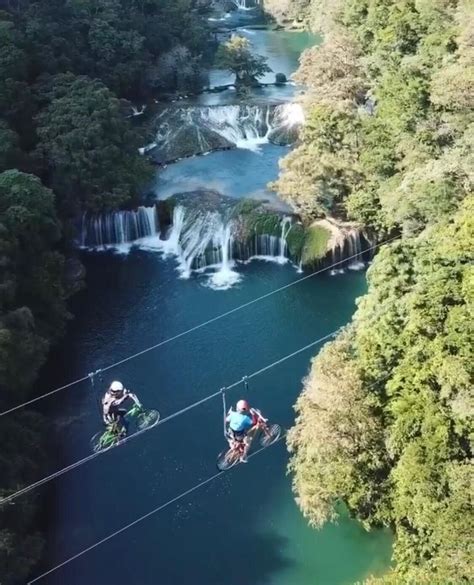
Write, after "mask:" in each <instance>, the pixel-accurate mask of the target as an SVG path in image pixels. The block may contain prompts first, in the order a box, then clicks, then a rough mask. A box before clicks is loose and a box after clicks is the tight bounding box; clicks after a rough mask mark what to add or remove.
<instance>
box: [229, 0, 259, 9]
mask: <svg viewBox="0 0 474 585" xmlns="http://www.w3.org/2000/svg"><path fill="white" fill-rule="evenodd" d="M232 3H233V4H234V5H235V6H236V7H237V9H238V10H254V9H255V8H256V2H249V1H248V0H232Z"/></svg>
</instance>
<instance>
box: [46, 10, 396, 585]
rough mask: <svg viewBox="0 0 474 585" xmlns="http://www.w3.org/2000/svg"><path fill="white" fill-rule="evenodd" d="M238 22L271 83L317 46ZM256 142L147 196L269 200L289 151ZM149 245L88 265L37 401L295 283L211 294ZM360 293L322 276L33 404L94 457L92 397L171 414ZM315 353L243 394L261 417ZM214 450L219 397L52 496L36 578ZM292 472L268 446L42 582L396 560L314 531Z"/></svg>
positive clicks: (199, 579)
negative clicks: (135, 398)
mask: <svg viewBox="0 0 474 585" xmlns="http://www.w3.org/2000/svg"><path fill="white" fill-rule="evenodd" d="M216 18H217V17H216ZM220 18H223V19H225V16H221V17H220ZM232 19H234V20H233V22H234V26H237V25H239V24H240V26H242V27H243V28H242V29H240V30H241V32H242V34H244V35H246V36H247V37H248V38H249V39H250V40H251V41H252V43H254V46H255V50H256V51H257V52H258V53H260V54H263V55H266V56H267V57H268V58H269V63H270V66H271V67H272V68H273V70H274V72H275V73H276V72H283V73H285V74H287V75H290V74H291V72H292V71H294V70H295V68H296V66H297V59H298V56H299V54H300V52H301V50H302V49H303V48H304V47H305V46H307V45H308V44H311V43H313V42H315V39H314V38H311V37H310V36H309V35H307V34H305V33H296V32H294V33H290V32H284V31H279V32H276V31H269V30H254V29H252V28H249V26H250V27H251V25H252V23H253V22H254V20H253V17H252V14H251V11H242V13H241V14H240V15H239V16H237V17H236V16H233V17H232ZM235 19H237V21H236V20H235ZM227 20H229V19H227ZM225 75H226V74H225V73H223V72H219V71H212V72H211V75H210V83H211V85H220V84H223V83H228V82H229V80H228V79H226V77H225ZM268 81H270V79H269V80H268ZM297 92H298V89H297V88H295V87H294V86H292V85H287V86H283V87H281V88H277V87H273V86H271V87H266V88H264V89H261V90H256V92H255V95H254V96H253V97H254V98H255V99H257V100H258V101H260V102H261V103H263V104H265V103H270V102H272V103H273V102H274V101H275V100H276V99H278V100H280V101H288V100H289V99H293V98H294V97H295V95H296V94H297ZM233 103H236V98H235V92H233V91H232V90H228V91H225V92H222V93H210V94H203V95H201V96H199V97H197V98H195V99H193V100H186V101H185V103H183V105H185V106H189V107H196V106H209V105H229V104H233ZM251 146H252V147H251V148H250V147H249V145H248V144H247V145H244V146H243V147H240V148H234V149H231V150H225V151H219V152H212V153H210V154H208V155H207V156H200V157H195V158H185V159H183V160H181V161H178V162H176V163H174V164H170V165H168V166H167V167H166V168H164V169H163V170H161V171H159V172H158V173H157V177H156V184H155V187H154V189H155V191H156V195H157V197H158V198H166V197H168V196H170V195H173V194H174V193H177V192H183V191H194V190H195V189H199V188H208V189H209V188H212V189H215V190H217V191H219V192H221V193H222V194H224V195H227V196H229V197H233V198H235V199H241V198H242V197H248V196H249V195H250V196H252V197H256V198H264V197H269V196H270V194H269V193H268V191H267V189H266V184H267V182H268V181H269V180H272V179H275V178H276V176H277V174H278V159H279V158H280V157H281V156H283V155H284V154H285V152H287V150H288V147H285V146H278V145H275V144H269V143H265V142H264V141H262V143H261V144H254V145H251ZM157 239H158V237H157V236H156V235H154V238H152V240H153V241H154V242H155V245H154V246H153V245H150V241H148V242H145V244H144V243H143V242H139V245H137V246H134V245H131V244H130V243H127V245H126V246H122V247H121V248H120V247H119V248H120V249H121V251H122V254H118V253H116V252H114V251H113V250H108V251H106V252H104V251H99V250H97V249H96V250H95V251H92V252H91V251H88V252H84V255H83V261H84V263H85V265H86V267H87V289H85V290H84V291H82V292H81V293H80V294H78V295H77V296H76V297H75V299H74V301H73V307H72V312H73V313H74V314H75V316H76V318H75V320H74V321H73V322H72V323H71V325H70V327H69V330H68V333H67V336H66V338H65V340H64V342H63V344H62V346H61V347H60V348H58V349H57V350H56V351H55V352H54V353H53V354H52V356H51V359H50V363H49V365H48V368H47V370H48V373H47V374H46V375H45V376H44V378H43V380H42V381H41V384H42V385H44V390H46V389H47V387H48V386H50V385H53V384H60V383H64V382H67V381H69V380H71V379H74V378H77V377H79V376H82V375H84V373H85V372H90V371H94V370H96V369H98V368H101V367H104V366H106V365H108V364H110V363H112V362H115V361H117V360H119V359H121V358H123V357H125V356H127V355H129V354H132V353H135V352H138V351H140V350H141V349H143V348H145V347H147V346H149V345H152V344H155V343H157V342H158V341H160V340H162V339H165V338H167V337H170V336H173V335H175V334H177V333H179V332H181V331H184V330H186V329H188V328H191V327H193V326H195V325H197V324H198V323H201V322H203V321H206V320H207V319H210V318H212V317H214V316H216V315H218V314H219V313H221V312H225V311H228V310H229V309H231V308H233V307H236V306H237V305H240V304H242V303H245V302H247V301H249V300H251V299H253V298H255V297H257V296H259V295H263V294H265V293H267V292H269V291H271V290H272V289H275V288H278V287H280V286H283V285H285V284H289V283H291V282H293V281H295V280H296V279H297V278H299V277H300V276H301V275H300V274H298V272H297V270H296V267H295V266H293V265H292V264H291V263H290V262H284V261H281V258H280V259H279V258H278V257H272V256H271V255H269V256H268V257H267V258H266V261H261V260H260V261H258V260H255V261H252V262H250V263H246V264H238V265H237V264H236V265H233V266H231V267H230V268H231V270H232V272H235V273H237V274H238V278H237V279H234V280H232V281H231V282H230V283H229V286H214V287H213V286H211V284H212V281H211V279H210V275H209V273H208V272H207V271H199V272H196V271H194V272H191V273H189V274H184V273H183V271H182V270H180V262H181V260H182V259H181V260H180V258H179V257H178V255H177V254H176V253H168V254H165V253H164V252H166V250H163V248H162V247H161V248H160V245H161V244H160V245H158V244H157V243H156V240H157ZM125 252H126V253H125ZM275 254H277V252H275ZM221 268H222V267H221ZM219 270H220V268H219V267H218V268H214V269H213V271H211V272H212V274H215V272H219ZM183 276H187V278H183ZM216 289H217V290H216ZM365 290H366V284H365V277H364V273H363V272H360V271H359V272H358V271H353V270H347V271H346V272H345V273H344V274H338V275H332V276H331V275H330V274H329V273H328V272H325V273H323V274H321V275H318V276H316V277H314V278H311V279H308V280H306V281H304V282H301V283H298V284H296V285H295V286H293V287H291V288H287V289H286V290H284V291H282V292H280V293H278V294H275V295H273V296H271V297H268V298H266V299H265V300H262V301H260V302H258V303H255V304H253V305H251V306H249V307H247V308H245V309H243V310H241V311H239V312H236V313H234V314H232V315H230V316H228V317H226V318H224V319H222V320H219V321H216V322H214V323H212V324H210V325H208V326H206V327H204V328H202V329H199V330H198V331H195V332H193V333H191V334H189V335H186V336H184V337H182V338H180V339H178V340H176V341H173V342H171V343H169V344H167V345H165V346H163V347H161V348H159V349H157V350H156V351H153V352H150V353H147V354H145V355H143V356H141V357H139V358H137V359H134V360H132V361H129V362H127V363H125V364H122V365H120V366H118V367H117V368H115V369H114V370H112V371H110V372H107V373H106V374H104V376H103V379H102V380H101V379H100V378H99V377H97V378H96V388H95V390H94V388H92V386H91V385H90V384H89V383H88V382H85V383H82V384H80V385H77V386H76V387H73V388H71V389H70V390H67V391H66V392H64V393H62V394H60V395H58V396H57V397H55V398H54V399H48V400H46V401H45V404H44V405H43V408H44V411H45V412H46V413H47V414H48V415H49V416H50V418H51V420H52V421H53V423H52V427H54V435H52V441H53V442H54V446H55V448H56V450H57V454H58V464H59V465H61V466H63V465H67V464H68V463H71V462H73V461H75V460H77V459H78V458H80V457H83V456H86V455H87V454H88V453H89V452H90V446H89V439H90V438H91V436H92V435H94V433H96V432H97V431H98V430H99V429H100V426H101V420H100V416H99V409H98V404H97V399H98V395H99V392H102V391H103V390H104V389H105V387H106V385H107V384H108V383H109V382H110V381H111V380H112V379H120V380H122V381H123V382H124V383H125V385H126V386H127V387H129V388H131V389H133V390H134V391H135V392H136V393H137V394H138V395H139V397H140V398H141V400H142V402H143V403H144V404H145V405H146V406H148V407H151V408H157V409H158V410H159V411H160V412H161V414H162V416H167V415H169V414H171V413H173V412H175V411H176V410H178V409H180V408H183V407H185V406H186V405H188V404H189V403H191V402H193V401H196V400H199V399H200V398H202V397H204V396H206V395H208V394H210V393H213V392H216V391H217V390H218V389H219V388H221V387H223V386H226V385H230V384H232V383H233V382H235V381H236V380H239V379H240V378H241V377H242V376H244V375H247V374H250V373H252V372H253V371H256V370H258V369H260V368H262V367H263V366H265V365H267V364H269V363H271V362H273V361H274V360H277V359H279V358H281V357H282V356H284V355H286V354H289V353H291V352H293V351H295V350H296V349H298V348H300V347H301V346H303V345H305V344H308V343H310V342H311V341H313V340H315V339H317V338H319V337H322V336H324V335H326V334H328V333H330V332H332V331H334V330H335V329H336V328H338V327H340V326H341V325H343V324H345V323H347V322H348V321H349V319H350V317H351V315H352V313H353V312H354V309H355V301H356V299H357V297H358V296H360V295H362V294H364V292H365ZM317 349H318V348H316V349H314V348H313V349H311V350H308V351H306V352H303V353H301V354H299V355H297V356H296V357H294V358H292V359H291V360H289V361H286V362H284V363H282V364H280V365H278V366H277V367H275V368H272V369H270V370H268V371H266V372H265V373H263V374H261V375H259V376H257V377H255V378H253V379H252V380H251V383H250V388H249V392H248V396H246V397H247V398H249V400H251V402H252V404H254V405H255V406H257V407H259V408H261V409H262V410H263V412H264V413H265V414H266V415H267V416H269V417H270V418H271V420H272V421H275V422H278V423H280V424H281V425H282V426H284V427H289V426H291V424H292V421H293V420H294V411H293V408H292V406H293V404H294V402H295V400H296V398H297V396H298V394H299V393H300V391H301V380H302V378H303V377H304V376H305V374H306V373H307V371H308V368H309V365H310V359H311V357H312V355H314V353H316V351H317ZM243 396H244V389H243V388H242V387H238V388H236V389H234V390H232V391H230V392H229V393H228V400H229V401H232V402H235V401H236V400H237V399H239V398H241V397H243ZM224 447H225V442H224V438H223V434H222V404H221V401H220V398H217V399H216V400H213V401H210V402H207V403H205V404H204V405H202V406H200V407H199V408H196V409H194V410H192V411H189V412H187V413H186V414H184V415H183V416H180V417H178V418H176V419H174V420H172V421H170V422H167V423H166V424H163V425H162V426H159V427H157V428H155V429H153V430H150V431H149V432H147V433H145V434H144V435H143V436H141V437H139V438H137V439H136V440H133V441H131V442H129V443H128V444H126V445H124V446H121V447H119V448H116V449H113V450H111V451H109V452H106V453H104V454H103V455H101V456H100V457H97V458H96V459H94V460H93V461H91V462H89V463H87V464H85V465H83V466H82V467H79V468H78V469H76V470H74V471H72V472H70V473H68V474H66V475H64V476H63V477H61V478H59V479H58V480H56V481H55V482H54V483H53V484H50V485H49V486H48V488H47V492H46V493H47V494H48V495H49V497H48V499H47V503H48V504H47V508H46V509H45V517H46V518H47V521H48V531H47V551H46V552H47V554H46V556H45V561H44V566H43V568H44V570H47V569H49V568H50V567H52V566H54V565H57V564H59V563H61V562H62V561H63V560H64V559H66V558H68V557H70V556H72V555H74V554H76V553H77V552H79V551H80V550H82V549H84V548H86V547H88V546H90V545H91V544H93V543H94V542H96V541H99V540H100V539H102V538H103V537H105V536H107V535H108V534H109V533H111V532H113V531H115V530H118V529H119V528H121V527H122V526H123V525H125V524H127V523H129V522H131V521H133V520H134V519H135V518H137V517H138V516H141V515H142V514H145V513H147V512H148V511H149V510H151V509H153V508H155V507H157V506H159V505H160V504H162V503H164V502H166V501H167V500H169V499H171V498H173V497H175V496H176V495H178V494H179V493H181V492H183V491H185V490H187V489H189V488H191V487H192V486H193V485H195V484H197V483H199V482H200V481H202V480H204V479H206V478H207V477H209V476H211V475H213V474H214V473H215V472H216V468H215V461H216V456H217V454H218V453H219V452H220V451H221V450H222V449H223V448H224ZM287 462H288V454H287V452H286V448H285V445H284V443H283V442H280V443H279V444H278V445H274V446H272V447H271V448H269V449H267V450H265V451H264V452H262V453H260V454H258V455H257V456H256V457H255V458H252V459H250V461H249V463H248V464H247V465H240V466H238V467H237V468H235V469H233V470H232V471H230V472H228V473H226V474H223V475H221V476H220V477H218V478H217V479H216V480H214V481H213V482H212V483H209V484H207V485H206V486H204V487H203V488H201V489H200V490H197V491H196V492H194V493H192V494H191V495H189V496H187V497H185V498H183V499H182V500H180V501H179V502H177V503H175V504H172V505H171V506H169V507H168V508H166V509H164V510H163V511H161V512H160V513H159V514H157V515H154V516H152V517H150V518H148V519H146V520H145V521H143V522H142V523H140V524H138V525H136V526H134V527H132V528H131V529H129V530H127V531H126V532H124V533H122V534H119V535H118V536H116V537H115V538H113V539H111V540H109V541H108V542H105V543H104V544H102V545H101V546H99V547H97V548H95V549H93V550H91V551H90V552H88V553H87V554H85V555H84V556H81V557H80V558H78V559H76V560H74V561H73V562H71V563H70V564H68V565H66V566H64V567H63V568H61V569H58V570H57V571H56V572H54V573H52V574H50V575H48V576H47V577H45V578H44V579H43V580H42V581H41V583H45V584H48V585H64V584H67V585H158V584H160V585H188V584H189V585H242V583H246V584H248V585H314V584H321V585H339V584H341V585H342V584H349V583H353V582H355V581H357V580H359V579H363V578H364V577H366V576H367V575H368V574H371V573H380V572H382V571H384V570H385V569H386V568H387V567H388V565H389V562H390V554H391V536H390V534H389V533H388V532H387V531H382V530H378V531H373V532H370V533H368V532H366V531H364V530H363V529H362V528H361V526H360V525H359V524H357V523H356V522H355V521H353V520H351V519H349V518H347V517H345V516H344V515H342V517H341V519H340V521H339V523H338V524H337V525H330V526H326V527H325V528H324V529H322V530H320V531H313V530H311V529H310V528H309V527H308V526H307V524H306V521H305V520H304V519H303V517H302V515H301V514H300V512H299V510H298V508H297V506H296V504H295V502H294V498H293V495H292V492H291V478H290V477H288V476H287V475H286V466H287Z"/></svg>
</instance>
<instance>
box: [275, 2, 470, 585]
mask: <svg viewBox="0 0 474 585" xmlns="http://www.w3.org/2000/svg"><path fill="white" fill-rule="evenodd" d="M320 4H321V3H320V1H319V0H313V2H312V3H311V6H310V7H309V9H308V12H307V19H308V21H311V22H312V23H313V26H317V27H318V29H319V30H323V32H324V33H325V40H324V42H323V44H322V45H321V46H320V47H317V48H312V49H310V50H309V51H307V52H306V54H305V55H303V58H302V60H301V65H300V70H299V72H298V75H297V78H298V79H299V80H300V81H302V82H303V83H305V84H306V86H307V97H306V102H305V108H306V111H307V117H308V122H307V126H306V128H305V129H304V132H303V134H302V137H301V143H300V145H299V146H298V148H297V149H296V150H295V151H293V152H292V153H290V154H289V155H288V156H287V158H286V159H285V160H284V161H283V164H282V173H281V176H280V179H279V180H278V182H277V183H276V185H275V188H277V189H278V190H279V192H280V193H281V194H282V195H283V196H284V197H285V198H286V199H287V200H288V201H289V202H290V203H291V204H292V205H293V206H294V207H295V208H296V209H297V210H298V211H300V212H301V213H302V214H303V215H304V216H305V217H306V218H308V219H311V218H313V217H324V216H334V217H336V218H348V219H351V220H355V221H357V222H358V223H359V224H360V225H361V227H363V228H364V229H365V230H366V231H367V232H368V233H369V234H371V236H372V237H373V238H374V239H383V238H384V237H385V236H386V235H387V234H392V235H397V234H398V235H399V236H400V239H399V241H398V242H396V243H392V244H390V245H387V246H385V247H383V248H382V249H381V251H380V252H379V253H378V254H377V257H376V258H375V260H374V262H373V264H372V266H371V268H370V269H369V271H368V294H367V295H366V296H365V297H363V298H362V299H360V300H359V304H358V310H357V312H356V314H355V316H354V318H353V320H352V323H351V324H350V325H349V326H348V327H347V328H346V329H345V330H344V331H343V332H342V333H341V334H340V335H338V336H337V338H336V340H335V341H333V342H331V343H329V344H327V345H326V346H325V347H324V348H323V350H322V351H321V352H320V354H319V355H318V356H317V357H316V358H315V360H314V361H313V365H312V368H311V372H310V374H309V376H308V377H307V379H306V380H305V382H304V390H303V393H302V395H301V397H300V398H299V400H298V402H297V404H296V411H297V419H296V423H295V426H294V427H293V429H292V430H291V431H290V433H289V439H288V444H289V447H290V450H291V451H292V457H291V463H290V470H291V472H292V473H293V486H294V490H295V493H296V495H297V500H298V503H299V505H300V507H301V509H302V511H303V513H304V514H305V515H306V516H307V518H308V519H309V521H310V523H311V524H313V525H314V526H317V527H320V526H322V525H323V524H324V523H325V522H328V521H333V520H335V518H336V517H337V510H338V504H340V503H341V502H343V503H344V504H345V506H346V507H347V508H348V510H349V511H350V513H351V514H352V515H353V516H354V517H356V518H358V519H359V520H360V521H361V522H363V523H364V525H365V526H367V527H370V526H374V525H387V526H390V527H391V528H393V529H394V532H395V543H394V553H393V559H394V568H393V569H392V570H391V571H390V572H389V573H388V574H387V575H385V576H383V577H381V578H379V579H378V578H375V577H373V578H370V579H369V580H368V581H367V583H370V584H371V585H373V584H375V583H381V584H382V583H386V584H392V583H427V584H428V583H429V584H432V583H439V584H445V583H461V582H466V583H468V582H472V581H473V580H474V572H473V568H472V561H471V559H472V536H471V532H472V489H471V488H472V484H473V479H474V477H473V472H472V465H471V464H470V462H471V457H472V420H473V418H472V417H473V414H474V412H473V396H472V379H473V374H474V371H473V363H474V360H473V353H472V348H473V347H474V328H473V320H472V311H473V303H474V286H473V282H474V272H473V260H474V257H473V256H474V253H473V250H474V220H473V218H474V199H473V196H472V187H473V184H472V182H473V175H472V168H474V165H473V162H474V161H473V118H472V105H473V103H472V96H473V95H474V92H473V91H472V89H473V88H472V64H473V62H474V44H473V42H472V39H473V35H472V22H473V18H472V16H473V13H472V3H470V2H469V1H467V0H466V1H465V0H440V1H437V2H424V1H417V0H403V1H401V0H397V1H394V0H363V1H360V0H341V1H340V2H337V3H335V4H334V6H333V7H332V10H331V11H326V13H325V15H324V18H315V17H314V15H315V13H316V12H317V10H318V7H320ZM320 16H322V15H321V14H320Z"/></svg>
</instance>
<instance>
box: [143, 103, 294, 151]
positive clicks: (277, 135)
mask: <svg viewBox="0 0 474 585" xmlns="http://www.w3.org/2000/svg"><path fill="white" fill-rule="evenodd" d="M303 122H304V114H303V109H302V107H301V105H300V104H298V103H286V104H279V105H273V106H257V105H231V106H206V107H194V108H181V107H172V108H166V109H165V110H163V111H162V112H161V114H160V115H159V116H158V118H157V120H156V125H157V131H156V136H155V141H154V142H153V143H152V144H150V145H148V146H146V147H144V148H143V149H142V152H143V153H144V152H147V151H148V150H150V149H151V148H155V147H156V148H157V151H158V154H159V155H160V156H159V158H161V159H162V160H163V161H169V160H175V159H176V158H181V157H182V156H192V155H195V154H200V153H201V154H202V153H205V152H210V151H212V150H216V149H222V148H231V147H237V148H246V149H250V150H258V149H259V147H260V146H261V145H262V144H266V143H268V142H275V143H276V144H290V143H292V142H294V141H295V140H296V138H297V134H298V129H299V127H300V126H301V125H302V123H303ZM177 144H180V145H183V144H185V145H186V148H185V149H184V150H182V149H180V150H179V151H178V150H177V148H176V145H177Z"/></svg>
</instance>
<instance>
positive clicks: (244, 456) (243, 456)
mask: <svg viewBox="0 0 474 585" xmlns="http://www.w3.org/2000/svg"><path fill="white" fill-rule="evenodd" d="M248 462H249V460H248V459H247V455H242V457H241V458H240V463H248Z"/></svg>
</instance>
